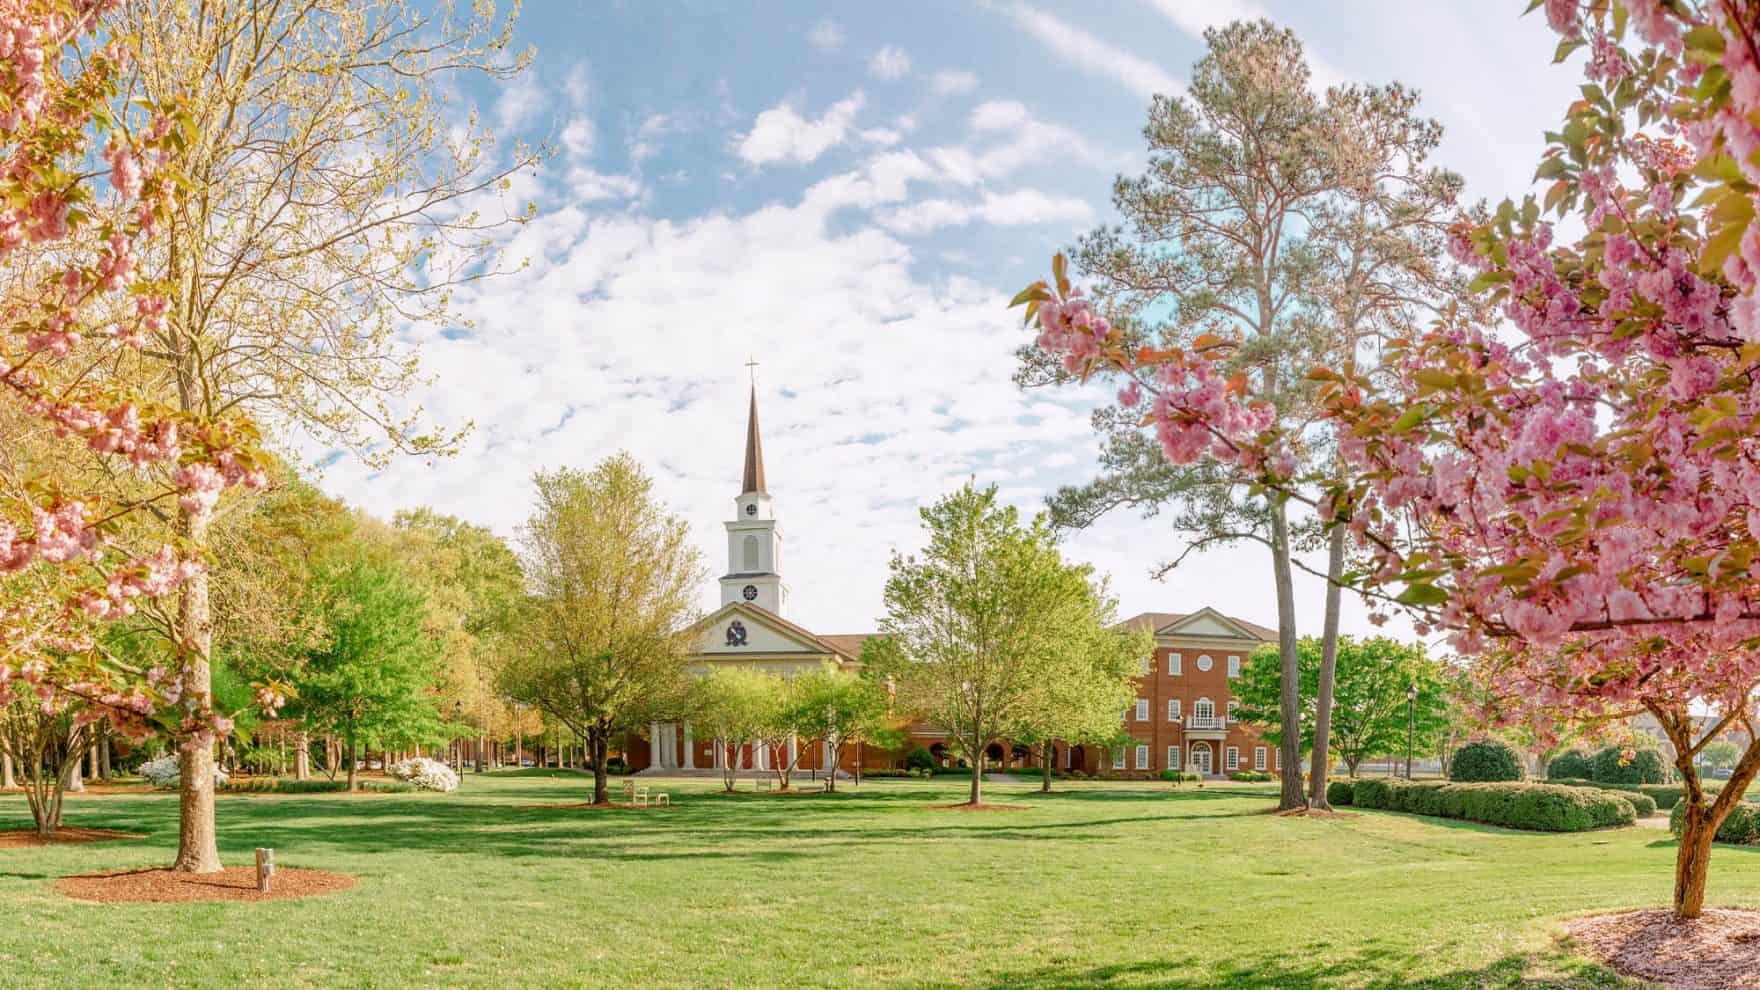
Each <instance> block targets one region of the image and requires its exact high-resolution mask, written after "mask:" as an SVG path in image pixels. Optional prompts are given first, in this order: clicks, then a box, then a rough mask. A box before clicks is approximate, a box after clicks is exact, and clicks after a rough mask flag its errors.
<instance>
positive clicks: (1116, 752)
mask: <svg viewBox="0 0 1760 990" xmlns="http://www.w3.org/2000/svg"><path fill="white" fill-rule="evenodd" d="M1112 769H1114V770H1123V769H1124V747H1123V746H1118V747H1115V748H1114V749H1113V750H1112Z"/></svg>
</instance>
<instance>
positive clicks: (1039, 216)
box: [879, 189, 1094, 235]
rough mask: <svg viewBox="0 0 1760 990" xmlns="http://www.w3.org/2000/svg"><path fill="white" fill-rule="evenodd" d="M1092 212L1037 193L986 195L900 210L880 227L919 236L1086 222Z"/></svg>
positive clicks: (1074, 202)
mask: <svg viewBox="0 0 1760 990" xmlns="http://www.w3.org/2000/svg"><path fill="white" fill-rule="evenodd" d="M1093 216H1094V210H1093V208H1092V207H1090V206H1089V205H1088V204H1087V203H1086V202H1085V201H1083V200H1080V199H1077V198H1075V197H1073V196H1053V195H1050V194H1047V193H1044V192H1041V191H1040V190H1037V189H1017V190H1014V191H1013V192H1008V193H994V192H986V193H984V194H983V196H981V197H980V198H979V199H978V200H976V201H973V202H958V201H955V200H950V199H929V200H923V201H921V202H918V203H912V204H910V205H908V206H903V207H899V208H898V209H895V210H892V211H890V212H888V213H886V214H885V215H883V216H881V217H880V218H879V219H880V224H881V226H884V227H885V228H886V229H888V230H891V231H894V232H896V233H899V234H906V235H921V234H927V233H930V232H933V231H935V230H939V229H941V228H943V227H953V226H960V225H963V224H967V223H972V222H974V221H977V222H981V223H987V224H991V225H992V226H997V227H1019V226H1025V225H1028V224H1039V223H1071V222H1085V221H1087V220H1090V219H1092V217H1093Z"/></svg>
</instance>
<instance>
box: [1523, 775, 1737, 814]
mask: <svg viewBox="0 0 1760 990" xmlns="http://www.w3.org/2000/svg"><path fill="white" fill-rule="evenodd" d="M1546 782H1547V783H1549V784H1562V785H1564V786H1566V787H1593V788H1597V789H1599V790H1604V791H1617V792H1619V793H1621V794H1642V795H1644V796H1645V797H1647V798H1649V799H1650V800H1652V801H1654V802H1656V807H1657V808H1659V809H1661V810H1663V811H1668V810H1669V809H1671V808H1673V807H1674V806H1675V805H1676V804H1679V803H1680V800H1681V798H1683V797H1686V795H1687V789H1686V788H1685V787H1683V786H1682V785H1680V784H1603V783H1600V782H1598V781H1593V780H1559V779H1557V778H1548V780H1547V781H1546ZM1699 787H1700V788H1701V789H1702V790H1704V791H1705V793H1706V794H1707V795H1712V794H1716V793H1717V792H1718V791H1720V790H1722V789H1723V785H1722V784H1721V783H1719V782H1717V781H1712V780H1708V781H1703V782H1701V783H1700V785H1699Z"/></svg>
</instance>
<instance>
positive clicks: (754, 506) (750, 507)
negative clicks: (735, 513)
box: [746, 502, 758, 516]
mask: <svg viewBox="0 0 1760 990" xmlns="http://www.w3.org/2000/svg"><path fill="white" fill-rule="evenodd" d="M757 514H758V503H756V502H747V503H746V515H748V516H755V515H757Z"/></svg>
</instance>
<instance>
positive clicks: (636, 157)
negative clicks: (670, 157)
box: [629, 113, 684, 165]
mask: <svg viewBox="0 0 1760 990" xmlns="http://www.w3.org/2000/svg"><path fill="white" fill-rule="evenodd" d="M682 130H684V125H683V124H682V123H680V122H679V121H678V119H677V118H675V117H674V116H673V115H671V114H665V113H654V114H649V115H648V116H647V117H645V118H643V120H642V123H641V126H639V127H637V128H636V132H635V135H634V136H633V137H631V138H630V141H629V157H630V161H632V162H635V163H636V164H638V165H639V164H641V163H642V162H643V161H645V160H647V159H649V158H652V157H654V155H655V154H657V153H658V152H659V151H660V139H661V138H663V137H665V136H666V135H668V134H676V133H677V132H679V131H682Z"/></svg>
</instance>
